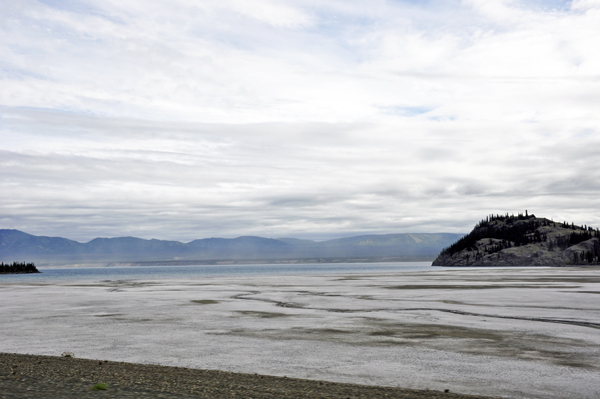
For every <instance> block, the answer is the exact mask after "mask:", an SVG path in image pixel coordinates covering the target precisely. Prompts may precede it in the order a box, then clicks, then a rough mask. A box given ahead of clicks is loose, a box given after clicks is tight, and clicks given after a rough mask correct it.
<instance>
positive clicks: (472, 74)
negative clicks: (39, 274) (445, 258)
mask: <svg viewBox="0 0 600 399" xmlns="http://www.w3.org/2000/svg"><path fill="white" fill-rule="evenodd" d="M0 31H1V32H2V34H1V35H0V55H1V57H0V87H1V88H2V89H1V90H0V137H1V141H2V146H1V147H0V170H1V176H0V226H1V227H2V228H17V229H20V230H24V231H27V232H29V233H32V234H44V235H60V236H64V237H68V238H72V239H76V240H79V241H86V240H89V239H91V238H94V237H96V236H114V235H134V236H138V237H143V238H152V237H155V238H162V239H176V240H183V241H185V240H191V239H194V238H200V237H209V236H224V237H233V236H238V235H243V234H256V235H263V236H271V237H280V236H296V237H301V238H302V237H305V238H314V239H324V238H331V237H340V236H347V235H353V234H359V233H395V232H440V231H447V232H466V231H468V230H469V229H470V228H471V226H472V225H473V224H474V223H475V222H476V221H477V220H478V219H480V218H481V217H482V216H485V215H486V214H488V213H490V212H493V213H505V212H518V211H524V210H525V209H528V210H529V211H530V212H532V211H533V212H535V213H536V214H538V215H541V216H548V217H553V218H554V219H555V220H563V219H567V220H569V221H570V220H573V221H575V222H576V223H581V224H583V223H586V224H589V225H593V226H598V227H600V215H599V214H598V212H597V209H599V208H600V207H599V205H600V200H599V199H598V198H600V196H599V194H600V168H599V166H600V157H599V156H598V152H599V151H600V132H599V129H600V128H599V126H600V124H599V122H600V114H599V113H598V112H597V110H598V109H599V107H600V72H599V71H600V44H599V42H598V40H597V38H598V37H600V2H598V1H595V0H579V1H575V0H574V1H573V2H563V1H558V0H553V1H542V0H537V1H533V0H532V1H508V0H485V1H483V0H468V1H467V0H465V1H462V2H459V1H444V2H413V1H383V0H381V1H369V2H365V1H336V0H328V1H318V2H317V1H311V0H297V1H291V0H290V1H271V0H261V1H258V0H256V1H253V2H250V3H249V2H247V1H237V0H227V1H226V0H221V1H218V2H216V1H215V2H212V1H185V0H173V1H170V2H165V1H158V0H143V1H142V0H140V1H136V0H130V1H126V2H123V1H119V2H117V1H107V0H104V1H96V0H89V1H77V2H75V1H55V0H44V1H41V0H40V1H33V0H23V1H19V2H2V3H0Z"/></svg>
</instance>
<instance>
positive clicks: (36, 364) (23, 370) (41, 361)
mask: <svg viewBox="0 0 600 399" xmlns="http://www.w3.org/2000/svg"><path fill="white" fill-rule="evenodd" d="M98 383H103V384H107V385H108V388H107V389H105V390H93V389H92V386H93V385H95V384H98ZM0 398H6V399H8V398H37V399H45V398H67V399H70V398H73V399H75V398H78V399H79V398H81V399H84V398H165V399H171V398H173V399H174V398H211V399H220V398H246V399H249V398H254V399H263V398H264V399H274V398H330V399H334V398H344V399H345V398H352V399H354V398H402V399H413V398H414V399H425V398H433V399H435V398H444V399H460V398H464V399H468V398H471V399H474V398H484V397H483V396H470V395H460V394H456V393H452V392H440V391H429V390H411V389H401V388H390V387H377V386H366V385H355V384H342V383H333V382H326V381H313V380H303V379H296V378H285V377H273V376H266V375H257V374H242V373H230V372H224V371H216V370H197V369H189V368H182V367H165V366H156V365H146V364H134V363H122V362H110V361H102V360H90V359H77V358H68V357H52V356H36V355H22V354H9V353H0Z"/></svg>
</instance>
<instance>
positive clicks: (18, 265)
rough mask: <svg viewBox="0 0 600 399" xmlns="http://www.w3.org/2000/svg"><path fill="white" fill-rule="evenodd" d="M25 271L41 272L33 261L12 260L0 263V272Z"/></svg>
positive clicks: (22, 272) (20, 272)
mask: <svg viewBox="0 0 600 399" xmlns="http://www.w3.org/2000/svg"><path fill="white" fill-rule="evenodd" d="M25 273H41V272H40V271H39V270H38V269H37V267H35V265H34V264H33V263H25V262H13V263H12V264H9V263H4V262H1V263H0V274H25Z"/></svg>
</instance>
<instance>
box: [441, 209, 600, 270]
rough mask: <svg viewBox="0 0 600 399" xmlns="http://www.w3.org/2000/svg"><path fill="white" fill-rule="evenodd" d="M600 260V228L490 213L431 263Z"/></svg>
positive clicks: (585, 262) (553, 263)
mask: <svg viewBox="0 0 600 399" xmlns="http://www.w3.org/2000/svg"><path fill="white" fill-rule="evenodd" d="M599 263H600V230H598V229H592V228H591V227H588V226H576V225H575V224H573V223H571V224H568V223H566V222H562V223H560V222H554V221H552V220H549V219H545V218H537V217H535V215H528V214H527V213H525V215H522V214H519V215H517V216H514V215H511V216H508V215H506V216H504V215H495V216H494V215H491V216H488V217H487V218H486V219H484V220H482V221H480V222H479V223H478V224H477V225H476V226H475V228H474V229H473V231H471V232H470V233H469V234H467V235H466V236H464V237H462V238H460V239H459V240H458V241H457V242H455V243H453V244H452V245H450V246H449V247H447V248H445V249H444V250H443V251H442V252H441V253H440V255H439V256H438V257H437V258H436V259H435V260H434V261H433V265H434V266H564V265H589V264H599Z"/></svg>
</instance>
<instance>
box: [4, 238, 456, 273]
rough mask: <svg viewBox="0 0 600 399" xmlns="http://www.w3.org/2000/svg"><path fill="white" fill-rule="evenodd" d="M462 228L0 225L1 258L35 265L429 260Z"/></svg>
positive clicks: (449, 242) (6, 260)
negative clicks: (326, 233) (193, 235)
mask: <svg viewBox="0 0 600 399" xmlns="http://www.w3.org/2000/svg"><path fill="white" fill-rule="evenodd" d="M460 237H462V235H461V234H450V233H434V234H387V235H365V236H357V237H348V238H340V239H336V240H329V241H323V242H315V241H310V240H300V239H295V238H281V239H273V238H263V237H252V236H244V237H238V238H233V239H228V238H204V239H199V240H194V241H191V242H189V243H182V242H179V241H165V240H156V239H152V240H144V239H141V238H135V237H118V238H95V239H93V240H91V241H90V242H87V243H80V242H77V241H73V240H68V239H66V238H61V237H45V236H34V235H31V234H27V233H24V232H22V231H19V230H0V261H4V262H13V261H27V262H36V263H37V264H38V265H41V266H43V265H49V264H77V263H127V262H129V263H132V262H163V263H165V264H169V263H194V262H200V263H211V262H212V263H217V262H219V263H221V262H225V261H232V262H233V261H235V262H238V261H252V260H256V261H284V260H287V261H293V260H302V259H310V260H311V261H316V262H322V261H332V260H333V259H335V260H337V261H342V260H350V259H354V260H357V259H360V260H363V261H372V260H381V261H385V260H406V261H411V260H425V261H426V260H432V259H433V258H434V257H435V255H436V254H438V253H439V251H440V250H441V249H442V248H444V247H446V246H448V245H450V244H451V243H453V242H454V241H456V240H457V239H458V238H460Z"/></svg>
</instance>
